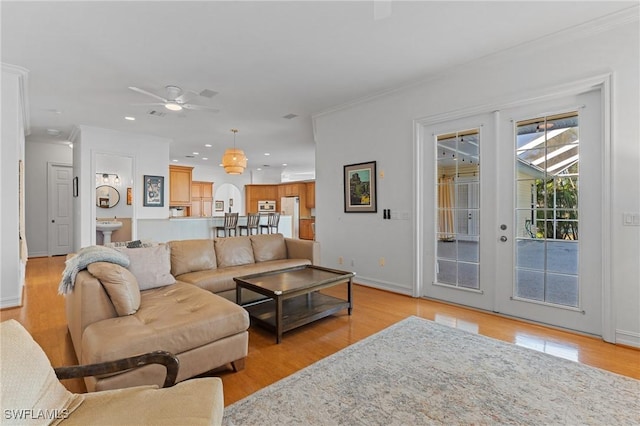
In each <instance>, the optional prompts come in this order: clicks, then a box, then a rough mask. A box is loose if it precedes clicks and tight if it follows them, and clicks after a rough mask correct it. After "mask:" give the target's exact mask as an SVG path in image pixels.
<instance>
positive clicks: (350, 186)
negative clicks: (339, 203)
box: [344, 161, 378, 213]
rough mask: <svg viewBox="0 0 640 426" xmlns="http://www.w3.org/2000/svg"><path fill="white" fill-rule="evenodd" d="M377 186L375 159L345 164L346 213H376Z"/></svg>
mask: <svg viewBox="0 0 640 426" xmlns="http://www.w3.org/2000/svg"><path fill="white" fill-rule="evenodd" d="M376 187H377V185H376V162H375V161H369V162H368V163H358V164H348V165H346V166H344V211H345V213H375V212H376V211H377V209H378V207H377V202H378V200H377V196H376Z"/></svg>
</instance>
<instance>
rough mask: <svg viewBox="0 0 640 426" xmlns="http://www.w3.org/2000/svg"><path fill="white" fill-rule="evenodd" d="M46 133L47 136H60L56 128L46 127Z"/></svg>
mask: <svg viewBox="0 0 640 426" xmlns="http://www.w3.org/2000/svg"><path fill="white" fill-rule="evenodd" d="M47 134H48V135H49V136H60V130H58V129H47Z"/></svg>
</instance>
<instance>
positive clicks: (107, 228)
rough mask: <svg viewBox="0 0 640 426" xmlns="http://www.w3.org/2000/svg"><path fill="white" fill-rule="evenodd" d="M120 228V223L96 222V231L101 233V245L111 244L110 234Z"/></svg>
mask: <svg viewBox="0 0 640 426" xmlns="http://www.w3.org/2000/svg"><path fill="white" fill-rule="evenodd" d="M120 228H122V222H116V221H110V220H102V221H98V222H96V229H97V230H98V231H100V232H102V236H103V237H104V238H103V241H102V244H107V243H110V242H111V233H112V232H113V231H117V230H118V229H120Z"/></svg>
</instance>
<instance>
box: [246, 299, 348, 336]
mask: <svg viewBox="0 0 640 426" xmlns="http://www.w3.org/2000/svg"><path fill="white" fill-rule="evenodd" d="M275 303H276V302H275V300H274V299H269V300H266V301H264V302H259V303H257V304H254V305H250V306H245V309H246V310H247V311H248V312H249V316H250V317H251V319H252V320H255V322H256V323H257V324H258V325H260V326H263V327H265V328H267V329H269V330H271V331H274V332H277V327H276V308H275ZM343 309H349V302H348V301H347V300H344V299H339V298H337V297H332V296H328V295H326V294H322V293H319V292H317V291H316V292H312V293H308V294H303V295H300V296H296V297H292V298H291V299H285V300H283V301H282V332H285V331H289V330H293V329H294V328H297V327H300V326H302V325H305V324H308V323H310V322H313V321H316V320H319V319H320V318H324V317H327V316H329V315H332V314H334V313H336V312H339V311H341V310H343Z"/></svg>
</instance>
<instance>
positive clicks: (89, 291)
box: [64, 270, 118, 359]
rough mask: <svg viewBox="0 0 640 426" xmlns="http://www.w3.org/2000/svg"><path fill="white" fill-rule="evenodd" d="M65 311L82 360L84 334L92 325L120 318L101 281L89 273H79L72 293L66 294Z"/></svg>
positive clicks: (72, 339) (73, 339) (73, 340)
mask: <svg viewBox="0 0 640 426" xmlns="http://www.w3.org/2000/svg"><path fill="white" fill-rule="evenodd" d="M64 297H65V311H66V315H67V324H68V327H69V333H70V334H71V341H72V342H73V347H74V348H75V350H76V356H77V357H78V359H82V334H83V333H84V330H85V329H86V328H87V327H88V326H90V325H91V324H93V323H95V322H98V321H102V320H104V319H108V318H115V317H117V316H118V314H117V312H116V309H115V307H114V306H113V303H111V299H110V298H109V295H108V294H107V292H106V291H105V289H104V287H103V286H102V283H101V282H100V280H98V279H97V278H96V277H94V276H93V275H91V274H90V273H89V271H86V270H83V271H80V272H78V275H77V276H76V281H75V283H74V286H73V291H72V292H71V293H68V294H65V296H64Z"/></svg>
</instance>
